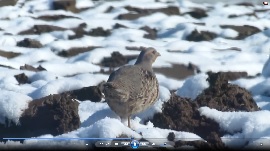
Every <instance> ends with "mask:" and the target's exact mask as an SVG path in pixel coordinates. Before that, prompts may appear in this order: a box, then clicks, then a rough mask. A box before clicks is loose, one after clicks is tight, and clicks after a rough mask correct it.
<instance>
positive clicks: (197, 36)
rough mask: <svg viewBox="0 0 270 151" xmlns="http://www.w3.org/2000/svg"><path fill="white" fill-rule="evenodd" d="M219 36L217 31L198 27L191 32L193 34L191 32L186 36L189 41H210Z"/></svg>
mask: <svg viewBox="0 0 270 151" xmlns="http://www.w3.org/2000/svg"><path fill="white" fill-rule="evenodd" d="M216 37H217V34H216V33H213V32H210V31H200V32H199V31H198V30H197V29H195V30H194V31H192V32H191V34H189V35H188V36H187V37H186V40H188V41H195V42H199V41H210V40H213V39H215V38H216Z"/></svg>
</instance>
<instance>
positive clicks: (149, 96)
mask: <svg viewBox="0 0 270 151" xmlns="http://www.w3.org/2000/svg"><path fill="white" fill-rule="evenodd" d="M158 56H160V54H159V53H158V52H157V51H156V50H155V49H154V48H143V50H142V51H141V53H140V55H139V57H138V59H137V61H136V63H135V65H128V66H123V67H121V68H119V69H118V70H116V71H114V72H113V73H112V74H111V75H110V77H109V79H108V81H107V82H106V83H105V84H104V85H103V87H104V90H103V93H104V95H105V99H106V101H107V103H108V105H109V106H110V108H111V109H112V110H113V111H114V112H115V113H116V114H117V115H119V116H120V118H121V119H125V118H128V126H129V127H130V119H129V118H130V116H131V115H133V114H136V113H139V112H141V111H143V110H145V109H147V108H148V107H150V106H151V105H153V103H154V102H155V101H156V100H157V98H158V95H159V84H158V81H157V78H156V76H155V74H154V72H153V69H152V64H153V63H154V61H155V60H156V58H157V57H158Z"/></svg>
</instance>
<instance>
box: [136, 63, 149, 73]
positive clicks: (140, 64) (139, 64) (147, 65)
mask: <svg viewBox="0 0 270 151" xmlns="http://www.w3.org/2000/svg"><path fill="white" fill-rule="evenodd" d="M135 65H137V66H139V67H140V68H142V69H144V70H147V71H151V72H153V69H152V63H150V62H136V63H135Z"/></svg>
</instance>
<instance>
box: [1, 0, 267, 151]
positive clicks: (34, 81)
mask: <svg viewBox="0 0 270 151" xmlns="http://www.w3.org/2000/svg"><path fill="white" fill-rule="evenodd" d="M162 1H163V0H162ZM162 1H161V2H155V0H136V1H133V0H126V1H119V2H105V3H98V4H96V3H93V2H92V1H90V0H77V2H78V3H77V7H78V8H83V7H92V8H90V9H86V10H85V11H82V12H79V13H76V14H75V13H72V12H66V11H63V10H50V1H48V0H39V1H35V0H30V1H25V2H24V0H21V1H20V4H22V3H23V4H24V5H16V6H5V7H1V8H0V29H1V30H0V50H1V51H4V52H16V53H20V55H18V56H16V57H13V58H9V59H8V58H6V57H0V65H1V67H0V89H1V92H0V113H1V114H0V122H1V123H4V118H5V117H7V118H9V119H11V120H13V121H14V122H16V123H19V121H18V119H19V117H20V115H21V113H22V111H23V110H24V109H26V108H27V103H28V102H30V101H32V100H34V99H38V98H41V97H44V96H48V95H50V94H58V93H61V92H65V91H70V90H75V89H79V88H82V87H87V86H92V85H97V84H98V83H100V82H101V81H106V80H107V78H108V75H106V74H102V73H98V72H99V71H100V69H101V68H102V67H100V66H99V65H98V64H99V63H100V62H101V60H102V59H103V58H104V57H109V56H110V54H111V53H112V52H113V51H119V52H120V53H121V54H124V55H134V54H135V55H137V54H138V53H139V52H138V51H132V50H127V49H126V46H135V47H139V46H145V47H150V46H151V47H154V48H156V49H157V50H158V51H159V52H160V54H161V57H159V58H158V59H157V61H156V62H155V63H154V65H153V66H154V67H163V66H170V65H171V64H185V65H188V63H190V62H192V63H193V64H195V65H197V66H198V67H199V69H200V70H201V72H202V73H201V74H198V75H195V76H192V77H188V78H186V79H183V80H176V79H172V78H169V77H166V76H165V75H162V74H157V78H158V80H159V83H160V97H159V99H158V101H157V102H156V103H155V105H154V106H153V107H151V108H149V109H148V110H146V111H144V112H143V113H139V114H137V115H135V116H134V117H133V119H132V120H131V126H132V129H130V128H128V127H127V126H126V125H125V124H123V123H121V122H120V120H119V117H118V116H117V115H116V114H115V113H114V112H113V111H111V110H110V108H109V107H108V105H107V104H106V103H102V102H96V103H94V102H91V101H90V100H89V101H83V102H80V105H79V115H80V120H81V123H82V125H81V128H79V129H77V130H75V131H72V132H70V133H66V134H63V135H59V136H52V135H50V134H48V135H43V136H40V137H39V138H63V137H64V138H86V137H96V138H103V137H106V138H115V137H118V136H120V135H121V134H126V135H127V136H129V137H131V136H133V137H135V138H141V137H144V138H166V137H167V136H168V133H169V132H175V135H176V138H177V139H182V140H185V139H186V138H192V139H193V140H198V139H201V138H200V137H199V136H197V135H196V134H193V133H189V132H182V131H173V130H169V129H160V128H157V127H154V126H153V123H151V122H148V123H147V124H146V125H145V124H144V122H143V121H144V120H145V119H147V118H151V117H152V116H153V115H154V113H156V112H161V108H162V104H163V103H164V102H166V101H168V100H169V98H170V91H169V90H173V89H177V91H176V93H177V95H180V96H183V97H190V98H192V99H194V98H195V97H196V96H197V95H198V94H199V93H200V92H202V90H203V89H204V88H207V87H208V83H207V82H206V81H205V79H206V78H207V76H206V75H205V72H207V71H213V72H218V71H245V72H247V73H248V75H250V76H255V75H256V74H258V73H262V75H259V76H257V77H255V78H250V79H243V78H242V79H238V80H236V81H231V83H234V84H237V85H239V86H241V87H244V88H246V89H247V90H249V91H251V92H252V95H253V96H254V99H255V100H256V101H257V104H258V106H259V107H260V108H261V109H262V110H261V111H256V112H220V111H217V110H215V109H210V108H207V107H202V108H200V113H201V114H202V115H205V116H207V117H209V118H211V119H213V120H215V121H217V122H218V123H219V124H220V127H221V128H222V129H223V130H225V131H229V132H234V131H240V130H241V131H240V132H239V133H237V134H233V135H225V136H223V138H224V139H223V141H224V143H225V144H226V145H228V146H229V147H234V146H235V145H236V146H237V145H239V146H241V145H244V144H246V142H248V146H254V145H255V146H256V145H257V144H258V143H260V142H265V141H266V140H265V139H266V138H269V137H270V123H269V120H268V119H269V116H270V112H269V110H270V79H269V75H270V72H269V71H270V65H268V64H266V65H265V67H264V64H265V63H266V62H268V63H269V61H267V60H268V58H269V53H270V40H269V37H270V34H269V29H268V28H269V27H270V20H269V18H270V17H269V11H265V12H257V17H255V16H252V15H251V16H248V15H245V14H248V13H251V12H253V11H254V10H255V9H269V7H270V6H263V5H262V4H258V5H255V6H254V7H251V6H235V5H232V6H225V4H223V3H217V4H205V3H204V4H198V3H192V2H189V1H181V0H179V1H173V2H171V3H165V2H162ZM128 5H130V6H134V7H139V8H162V7H167V6H169V5H173V6H177V7H179V8H180V11H181V13H185V12H188V11H189V10H191V8H193V7H197V8H201V9H204V10H208V12H207V13H208V17H204V18H201V19H196V18H193V17H191V16H190V15H189V14H186V15H171V16H168V15H166V14H163V13H159V12H157V13H153V14H151V15H148V16H145V17H140V18H138V19H135V20H118V19H116V17H117V16H118V15H119V14H123V13H127V12H128V11H127V10H126V9H125V8H124V6H128ZM109 6H113V7H114V9H113V10H112V11H111V12H109V13H105V11H106V10H107V9H108V7H109ZM235 14H236V15H240V16H239V17H236V18H228V17H227V16H229V15H235ZM42 15H66V16H74V17H77V18H64V19H59V20H57V21H46V20H42V19H36V18H38V17H39V16H42ZM241 15H242V16H241ZM81 23H86V27H85V30H86V31H90V30H91V29H94V28H97V27H103V28H104V29H112V28H113V26H114V25H115V24H116V23H119V24H122V25H125V26H127V27H129V28H118V29H113V30H112V33H111V35H109V36H107V37H94V36H87V35H85V36H83V37H81V38H77V39H68V36H70V35H74V32H73V31H71V30H68V29H71V28H74V27H77V26H78V25H79V24H81ZM194 23H205V26H200V25H197V24H194ZM41 24H42V25H44V24H45V25H55V26H59V27H63V28H67V30H64V31H52V32H47V33H42V34H40V35H22V34H19V33H20V32H22V31H25V30H27V29H29V28H31V27H32V26H33V25H41ZM145 25H148V26H149V27H151V28H156V29H157V31H158V32H157V34H158V38H157V39H155V40H150V39H146V38H144V37H143V35H144V34H145V33H146V32H145V31H143V30H140V29H139V28H140V27H143V26H145ZM219 25H250V26H254V27H257V28H258V29H260V30H263V31H262V32H259V33H257V34H254V35H251V36H249V37H247V38H244V39H242V40H234V39H233V38H235V37H237V36H238V34H239V33H238V32H236V31H235V30H232V29H223V28H220V26H219ZM194 29H197V30H198V31H199V32H200V31H206V30H207V31H211V32H214V33H216V34H217V35H218V37H217V38H215V39H213V40H211V41H202V42H194V41H186V40H185V38H186V37H187V35H189V34H190V33H191V32H192V31H193V30H194ZM264 29H268V30H264ZM24 38H31V39H35V40H37V41H40V43H41V44H42V45H43V47H42V48H25V47H18V46H17V42H19V41H21V40H23V39H24ZM88 46H98V47H100V48H96V49H94V50H92V51H88V52H84V53H81V54H78V55H76V56H72V57H69V58H66V57H61V56H58V55H57V54H58V52H61V51H65V50H67V49H69V48H72V47H88ZM232 47H237V48H240V49H241V51H235V50H233V49H230V48H232ZM228 48H229V49H228ZM218 49H228V50H226V51H217V50H218ZM168 50H173V52H172V51H168ZM133 62H134V60H132V61H130V63H133ZM24 64H29V65H32V66H34V67H38V66H39V65H41V66H42V67H44V68H45V69H46V70H47V71H42V72H32V71H26V70H24V71H23V70H20V66H23V65H24ZM6 66H9V67H11V69H10V68H6ZM263 68H264V70H263V71H262V69H263ZM20 73H25V74H26V75H27V76H28V77H29V81H30V82H29V83H26V84H19V83H18V81H17V80H16V79H15V77H14V75H17V74H20ZM179 74H181V73H179ZM18 100H19V101H18ZM33 124H35V123H33ZM139 133H141V134H142V135H140V134H139ZM227 138H241V139H239V142H237V143H236V142H230V141H228V140H229V139H227ZM36 142H39V145H44V146H46V145H48V144H50V143H51V142H45V141H43V140H27V141H25V142H24V144H23V145H31V144H33V143H36ZM53 143H56V142H53ZM58 143H59V144H61V143H62V144H65V145H68V144H71V145H72V144H73V143H72V141H70V143H69V142H67V141H65V142H64V141H63V142H61V141H59V142H58ZM82 143H83V142H82ZM16 144H17V145H18V146H20V145H22V144H18V142H12V141H9V142H7V143H6V144H4V143H1V144H0V145H2V146H8V145H16Z"/></svg>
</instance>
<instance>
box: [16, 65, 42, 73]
mask: <svg viewBox="0 0 270 151" xmlns="http://www.w3.org/2000/svg"><path fill="white" fill-rule="evenodd" d="M20 70H28V71H34V72H39V71H44V70H45V71H46V69H45V68H43V67H42V66H41V65H39V66H38V67H37V68H35V67H33V66H31V65H28V64H25V65H24V66H20Z"/></svg>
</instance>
